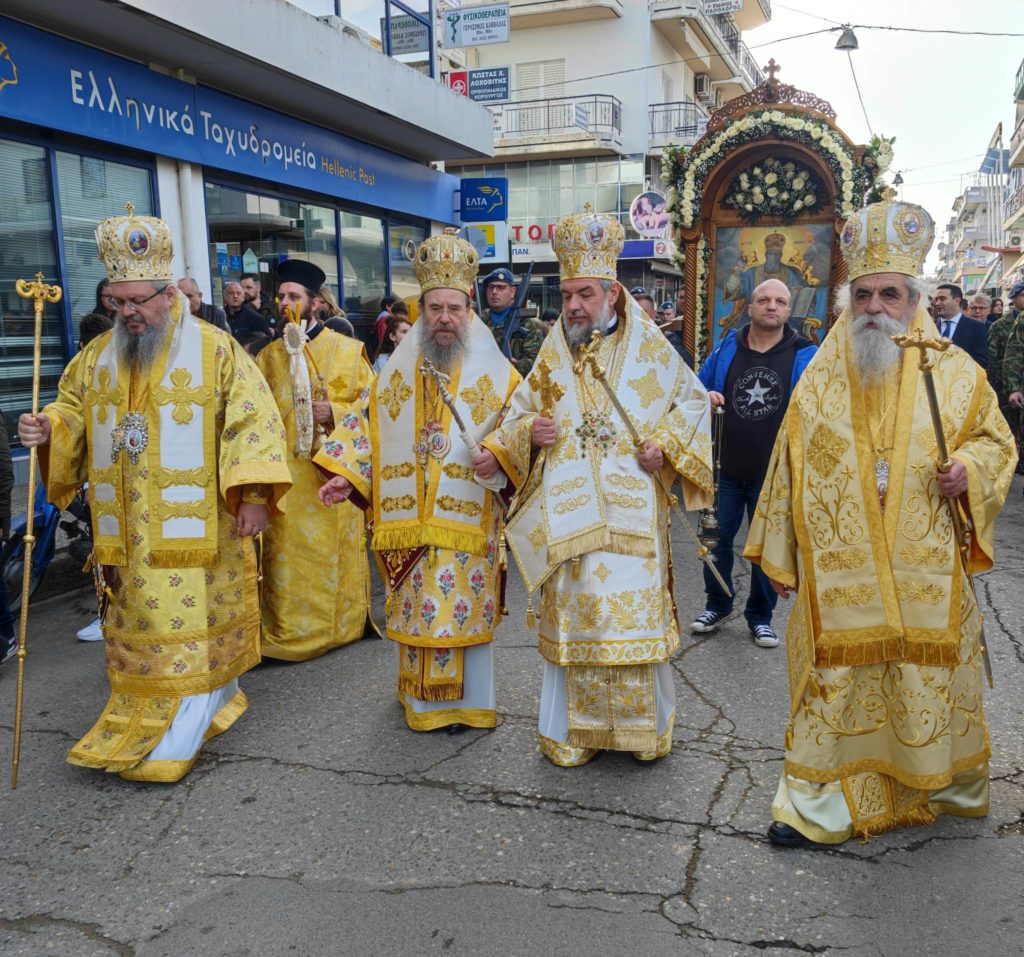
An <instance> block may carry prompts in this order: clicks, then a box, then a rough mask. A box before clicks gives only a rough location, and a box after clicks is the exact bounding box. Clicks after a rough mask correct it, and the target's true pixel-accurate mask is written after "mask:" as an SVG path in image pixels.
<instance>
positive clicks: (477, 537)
mask: <svg viewBox="0 0 1024 957" xmlns="http://www.w3.org/2000/svg"><path fill="white" fill-rule="evenodd" d="M423 545H428V546H430V545H433V546H434V547H436V548H447V549H449V550H451V551H453V552H469V553H470V554H471V555H486V554H487V535H486V533H485V532H484V530H483V529H480V528H471V527H469V526H467V527H466V528H459V529H455V528H445V527H441V526H437V525H420V524H416V525H411V526H409V527H407V528H387V527H384V528H377V529H375V530H374V533H373V543H372V544H371V546H370V547H371V548H372V549H373V550H374V551H375V552H389V551H400V550H403V549H413V548H420V547H421V546H423Z"/></svg>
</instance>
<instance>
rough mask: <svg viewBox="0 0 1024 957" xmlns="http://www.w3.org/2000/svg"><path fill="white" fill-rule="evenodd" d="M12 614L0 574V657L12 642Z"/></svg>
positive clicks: (5, 587) (13, 637)
mask: <svg viewBox="0 0 1024 957" xmlns="http://www.w3.org/2000/svg"><path fill="white" fill-rule="evenodd" d="M14 640H15V636H14V615H12V614H11V606H10V604H9V603H8V600H7V585H6V584H5V583H4V579H3V576H2V575H0V657H2V656H3V652H5V651H6V650H7V649H8V648H10V647H11V646H12V645H13V644H14Z"/></svg>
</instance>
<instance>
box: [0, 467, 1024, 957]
mask: <svg viewBox="0 0 1024 957" xmlns="http://www.w3.org/2000/svg"><path fill="white" fill-rule="evenodd" d="M1020 486H1021V480H1020V479H1017V480H1016V481H1015V484H1014V489H1013V491H1012V492H1011V496H1010V501H1009V505H1008V506H1007V509H1006V510H1005V511H1004V514H1003V517H1002V519H1001V521H1000V526H999V530H998V540H999V562H1000V564H999V567H998V569H997V570H995V571H993V572H991V573H989V574H987V575H985V576H983V577H982V579H981V581H980V589H981V598H982V603H983V607H984V608H985V611H986V615H987V618H988V628H989V641H990V645H991V647H992V656H993V662H994V665H995V671H996V689H995V691H994V692H992V693H990V694H989V696H988V717H989V722H990V731H991V738H992V747H993V752H994V757H993V761H992V772H991V773H992V779H993V780H992V810H991V813H990V815H989V816H988V817H987V818H985V819H976V820H965V819H951V818H944V819H940V820H939V822H938V823H937V824H935V825H934V826H932V827H927V828H910V829H906V830H902V831H899V832H896V833H890V834H885V835H882V836H879V837H876V838H872V839H871V840H870V841H869V842H867V843H860V842H858V841H852V842H849V843H847V844H846V845H843V846H842V847H840V848H836V849H834V850H828V851H811V850H801V851H780V850H777V849H775V848H772V847H771V846H770V845H769V844H768V843H767V840H766V839H765V837H764V830H765V827H766V826H767V824H768V809H769V805H770V803H771V799H772V796H773V794H774V790H775V785H776V782H777V780H778V776H779V771H780V767H781V759H782V750H781V749H782V738H783V732H784V729H785V722H786V707H787V705H786V701H787V698H786V674H785V650H784V648H783V647H780V648H778V649H776V650H763V649H759V648H756V647H755V646H754V645H753V643H752V642H751V641H750V640H749V638H748V637H747V633H746V628H745V626H744V624H743V620H742V617H739V616H737V618H734V619H732V620H731V621H730V622H729V623H728V624H727V625H726V626H725V627H724V629H723V630H722V631H721V632H720V633H719V634H717V635H715V636H712V637H710V638H705V639H702V640H699V641H698V640H695V639H694V638H692V637H689V636H688V637H686V638H685V640H684V647H683V649H682V650H681V652H680V653H679V655H678V657H677V658H676V660H675V662H674V668H675V677H676V689H677V693H678V715H679V720H678V722H677V725H676V735H675V746H674V749H673V752H672V754H671V755H670V756H669V757H667V758H666V759H665V760H663V761H661V762H660V763H659V764H657V765H655V766H653V767H640V766H638V765H636V764H634V763H633V762H632V761H631V760H630V759H629V758H628V757H627V756H624V755H605V756H604V757H602V758H601V759H600V760H599V761H596V762H595V763H593V764H591V765H588V766H586V767H583V768H577V769H560V768H556V767H553V766H551V765H550V764H548V763H547V762H546V761H545V760H544V759H543V758H542V757H541V756H540V754H539V753H538V752H537V750H536V747H535V744H534V728H535V724H536V708H537V702H538V696H539V690H540V672H541V660H540V657H539V656H538V654H537V651H536V648H535V641H534V638H533V636H531V635H530V634H528V633H527V632H526V630H525V625H524V617H525V616H524V611H523V609H524V606H525V598H524V594H523V591H522V587H521V585H519V583H518V581H517V580H513V581H512V583H511V586H512V587H511V591H510V596H509V605H510V607H511V609H512V614H511V616H510V617H509V618H508V619H506V621H505V622H504V624H503V625H502V627H501V628H500V630H499V632H498V637H497V643H496V655H495V664H496V671H497V685H498V706H499V710H500V713H501V723H500V725H499V727H498V728H497V729H496V730H494V731H492V732H482V731H470V732H468V733H466V734H463V735H461V736H455V737H452V736H448V735H446V734H444V733H435V734H426V735H418V734H414V733H413V732H411V731H408V730H407V729H406V728H405V726H404V722H403V720H402V715H401V711H400V708H399V706H398V704H397V703H396V698H395V687H396V665H395V660H394V659H395V652H394V649H393V648H392V647H391V646H390V645H389V644H388V643H386V642H382V641H377V640H365V641H362V642H360V643H358V644H356V645H354V646H350V647H347V648H343V649H340V650H339V651H336V652H334V653H332V654H330V655H328V656H327V657H325V658H322V659H320V660H317V661H313V662H308V663H304V664H297V665H274V666H267V667H262V668H259V669H257V670H255V671H254V672H252V673H250V674H249V675H246V676H245V678H244V679H243V682H242V683H243V687H244V688H245V689H246V691H247V692H248V694H249V696H250V699H251V702H252V706H251V708H250V710H249V712H248V713H247V714H246V715H245V716H244V717H243V718H242V719H241V720H240V721H239V723H238V724H237V725H236V726H235V728H233V729H232V730H231V731H230V732H229V733H227V734H225V735H222V736H221V737H218V738H216V739H214V741H212V742H211V743H210V745H209V747H208V748H207V749H206V751H205V753H204V757H203V758H202V759H201V760H200V762H199V764H198V765H197V767H196V769H195V770H194V771H193V772H192V774H191V775H190V776H189V777H188V778H187V779H186V780H185V781H184V782H183V783H181V784H178V785H170V786H164V785H143V784H132V783H128V782H125V781H122V780H121V779H120V778H118V777H116V776H105V775H103V774H102V773H99V772H95V771H88V770H85V769H82V768H76V767H72V766H70V765H68V764H66V763H65V762H64V752H65V751H66V749H67V748H68V747H69V746H70V745H71V744H72V743H73V742H74V741H75V740H77V738H78V737H79V736H80V735H81V734H82V733H83V732H84V731H85V730H86V729H87V728H88V727H89V726H90V724H91V723H92V722H93V721H94V720H95V718H96V717H97V716H98V714H99V713H100V710H101V708H102V706H103V704H104V702H105V700H106V694H107V690H106V681H105V679H104V673H103V661H102V651H101V649H100V648H99V647H97V646H96V645H92V644H79V643H77V642H76V641H75V640H74V631H75V629H76V628H78V627H81V626H82V625H83V624H85V623H86V622H87V621H88V620H89V618H90V615H91V614H92V604H91V594H90V592H88V591H85V590H80V591H76V592H74V593H71V594H64V595H61V596H56V597H52V598H49V599H47V600H45V601H40V602H34V603H33V608H32V618H31V624H30V651H31V654H30V657H29V659H28V662H27V666H28V680H27V688H26V710H25V734H24V741H23V748H22V763H21V781H20V784H19V786H18V789H17V791H16V792H14V793H13V794H12V793H10V792H9V791H6V790H5V791H4V792H3V799H2V801H0V952H2V953H3V954H4V955H5V957H16V955H33V957H34V955H42V954H57V955H60V957H108V955H111V954H116V955H137V957H171V955H174V957H182V955H204V957H207V955H217V957H221V955H223V957H241V955H255V957H277V955H281V957H285V955H287V957H294V955H300V957H303V955H350V954H351V955H357V954H358V955H387V957H406V955H408V957H424V955H431V954H441V955H451V957H489V955H495V957H498V955H500V957H519V955H524V957H525V955H534V954H543V955H550V957H561V955H570V954H571V955H586V957H603V955H622V954H630V955H633V957H661V955H687V957H688V955H707V957H726V955H758V954H765V953H769V954H780V955H781V954H786V953H791V952H794V951H796V952H804V953H810V954H826V955H832V954H836V955H838V954H843V955H844V957H880V955H881V957H890V955H891V957H897V955H899V957H915V955H923V954H927V955H929V957H960V955H968V954H979V955H981V954H983V955H986V957H1002V955H1012V954H1020V953H1021V940H1022V931H1024V926H1022V912H1021V900H1022V888H1024V881H1022V877H1021V874H1022V863H1024V854H1022V849H1024V843H1022V838H1024V813H1022V807H1024V737H1022V735H1021V728H1022V726H1024V722H1022V717H1024V714H1022V712H1024V703H1022V702H1024V696H1022V691H1024V646H1022V642H1021V638H1020V636H1021V635H1022V634H1024V600H1022V594H1021V586H1020V582H1021V572H1022V570H1024V543H1022V542H1024V540H1022V535H1021V532H1022V526H1024V499H1022V496H1021V487H1020ZM675 535H676V538H677V541H676V548H675V552H676V568H677V572H678V592H679V602H680V607H681V611H682V614H683V618H684V621H686V622H688V621H689V620H690V619H691V618H692V617H693V615H694V614H695V613H696V612H697V611H698V610H700V608H702V607H703V602H702V597H703V595H702V590H701V585H700V578H699V570H698V567H697V563H696V560H695V559H694V558H692V548H691V546H690V545H689V544H688V543H687V540H686V539H685V538H684V537H683V535H682V533H681V531H680V529H678V528H677V529H675ZM739 568H740V581H741V582H743V581H744V579H745V577H746V576H745V572H744V571H743V569H744V568H745V563H740V564H739ZM743 591H744V592H745V588H744V589H743ZM741 597H742V596H741ZM784 615H785V609H780V614H779V615H778V616H777V618H776V623H777V624H778V625H779V626H780V627H781V626H783V625H784V624H785V622H784V620H783V619H784ZM13 699H14V671H13V669H12V668H11V667H10V666H5V667H4V669H3V671H2V673H0V725H2V727H0V753H2V754H3V755H5V756H6V755H8V754H9V753H10V731H11V725H12V723H13V718H12V715H13ZM6 786H7V785H6V776H5V778H4V787H5V788H6Z"/></svg>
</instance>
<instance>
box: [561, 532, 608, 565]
mask: <svg viewBox="0 0 1024 957" xmlns="http://www.w3.org/2000/svg"><path fill="white" fill-rule="evenodd" d="M610 538H611V536H610V533H609V532H608V526H607V525H602V526H601V527H600V528H593V529H591V530H590V531H589V532H583V533H581V534H580V535H577V536H575V537H574V538H570V539H568V540H566V541H563V542H558V543H556V544H551V543H550V542H549V543H548V564H549V565H561V564H562V562H568V561H572V559H574V558H578V557H579V556H580V555H586V554H587V552H597V551H602V550H604V549H606V548H607V547H608V542H609V541H610Z"/></svg>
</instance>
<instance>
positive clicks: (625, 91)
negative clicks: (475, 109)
mask: <svg viewBox="0 0 1024 957" xmlns="http://www.w3.org/2000/svg"><path fill="white" fill-rule="evenodd" d="M705 6H706V4H704V3H703V2H702V0H551V2H534V0H529V2H528V0H512V2H511V13H512V18H511V26H512V31H511V40H510V42H509V43H507V44H494V45H489V46H481V47H476V48H474V49H470V50H469V51H467V66H469V67H470V68H473V67H476V68H489V69H500V68H503V67H507V68H509V81H510V82H509V85H510V97H509V99H508V101H506V102H504V103H500V104H493V105H492V106H491V109H492V112H493V117H494V137H495V144H494V145H495V152H494V157H493V159H487V160H484V161H470V160H464V161H455V162H449V163H448V164H446V168H447V169H448V170H449V171H450V172H453V173H458V174H459V175H460V176H465V177H475V176H504V177H507V178H508V184H509V205H508V216H509V219H508V232H509V246H510V256H511V261H512V264H513V267H514V268H515V269H516V271H517V272H521V271H522V269H523V268H524V267H525V265H526V263H527V262H533V263H534V273H533V280H532V282H531V286H535V287H536V288H533V289H531V300H532V301H534V302H536V303H538V304H539V305H540V306H542V307H544V306H549V305H550V306H553V305H557V303H558V302H559V297H558V289H557V264H556V262H555V256H554V253H553V251H552V249H551V244H550V237H551V231H552V230H553V228H554V225H555V223H557V222H558V220H559V219H560V218H561V217H562V216H564V215H566V214H568V213H573V212H578V211H580V210H581V209H582V208H583V206H584V204H585V203H590V204H591V206H592V207H593V208H594V210H596V211H598V212H607V213H614V214H616V215H617V216H618V217H619V218H620V220H621V221H622V223H623V225H624V227H625V229H626V236H627V245H626V249H625V253H624V257H623V260H622V263H621V265H620V278H621V280H622V281H623V282H624V283H625V284H626V285H627V286H628V287H629V288H632V287H635V286H643V287H644V288H646V289H648V290H650V291H651V292H652V294H654V295H655V297H656V299H657V300H658V301H661V300H663V299H665V300H669V299H674V296H675V292H676V290H677V288H678V287H679V286H680V284H681V280H682V276H681V274H680V272H679V271H678V269H677V268H676V266H675V265H674V263H673V262H672V256H671V254H672V247H671V241H670V239H669V238H668V235H667V231H666V233H665V236H664V238H661V239H659V238H657V237H655V238H650V237H644V236H641V235H640V233H639V232H638V230H637V228H636V226H635V223H634V222H632V221H631V219H630V215H629V211H630V207H631V205H632V204H633V201H634V200H635V199H636V198H637V197H638V196H640V195H641V194H643V193H645V192H649V191H653V192H656V193H662V194H664V192H665V187H664V186H663V184H662V183H661V178H660V174H661V156H662V152H663V151H664V149H665V148H666V147H667V146H670V145H673V144H675V145H683V146H692V145H693V144H694V143H695V142H696V141H697V140H698V139H699V138H700V137H701V136H702V135H703V133H704V130H705V128H706V126H707V119H708V114H709V111H710V110H711V109H714V108H715V107H716V106H719V105H721V104H722V103H724V102H726V101H727V100H730V99H732V98H734V97H736V96H739V95H742V94H743V93H746V92H749V91H750V90H751V89H753V87H754V86H756V85H757V84H758V83H760V82H761V80H762V74H761V71H760V68H759V67H758V65H757V61H756V60H755V58H754V56H753V55H752V54H751V52H750V51H749V49H748V48H747V46H746V44H745V43H744V42H743V40H742V38H741V31H743V30H747V29H751V28H753V27H756V26H759V25H760V24H762V23H765V22H767V21H768V19H769V18H770V16H771V7H770V5H769V0H744V2H743V4H742V10H739V11H738V12H736V13H733V14H714V15H709V14H705V12H704V9H705ZM595 51H603V55H597V54H596V52H595ZM653 202H654V205H656V200H654V201H653ZM666 219H667V217H666ZM650 231H651V230H648V232H650ZM507 258H508V257H505V260H506V261H507Z"/></svg>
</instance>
